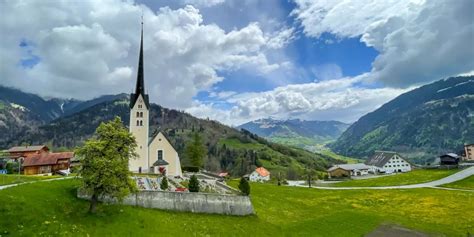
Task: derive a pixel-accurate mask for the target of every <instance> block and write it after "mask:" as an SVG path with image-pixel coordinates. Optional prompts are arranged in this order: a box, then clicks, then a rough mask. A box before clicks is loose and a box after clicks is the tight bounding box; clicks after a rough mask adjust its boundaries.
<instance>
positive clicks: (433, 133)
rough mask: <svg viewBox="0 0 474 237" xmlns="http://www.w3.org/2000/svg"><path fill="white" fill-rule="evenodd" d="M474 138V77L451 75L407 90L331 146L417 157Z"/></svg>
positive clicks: (452, 148) (426, 156)
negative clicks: (386, 151) (391, 152)
mask: <svg viewBox="0 0 474 237" xmlns="http://www.w3.org/2000/svg"><path fill="white" fill-rule="evenodd" d="M464 143H474V76H462V77H451V78H448V79H444V80H440V81H436V82H434V83H431V84H428V85H424V86H421V87H419V88H417V89H414V90H412V91H409V92H406V93H404V94H402V95H400V96H398V97H396V98H395V99H393V100H392V101H390V102H388V103H386V104H384V105H383V106H381V107H380V108H379V109H377V110H375V111H373V112H371V113H368V114H366V115H364V116H362V117H361V118H360V119H359V120H358V121H357V122H355V123H353V124H352V125H351V126H350V127H349V128H348V129H347V130H346V131H345V132H344V133H343V134H342V135H341V136H340V137H339V138H338V139H337V141H336V142H334V143H332V144H331V145H330V148H331V149H332V150H333V151H335V152H337V153H340V154H343V155H348V156H356V157H367V156H369V155H371V154H372V153H373V152H374V151H375V150H393V151H397V152H400V153H401V154H404V155H405V156H407V157H408V158H412V159H415V161H418V162H426V161H429V160H432V159H434V158H435V157H437V156H439V155H440V154H442V153H445V152H455V153H460V151H461V150H462V149H463V144H464Z"/></svg>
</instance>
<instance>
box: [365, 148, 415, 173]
mask: <svg viewBox="0 0 474 237" xmlns="http://www.w3.org/2000/svg"><path fill="white" fill-rule="evenodd" d="M365 164H366V165H368V166H370V167H371V168H370V171H371V172H373V173H376V172H378V173H387V174H390V173H401V172H408V171H411V170H412V167H411V164H410V163H409V162H408V161H406V160H405V158H403V157H402V156H400V155H399V154H398V153H396V152H391V151H375V153H374V155H373V156H372V157H370V159H368V160H367V161H366V162H365Z"/></svg>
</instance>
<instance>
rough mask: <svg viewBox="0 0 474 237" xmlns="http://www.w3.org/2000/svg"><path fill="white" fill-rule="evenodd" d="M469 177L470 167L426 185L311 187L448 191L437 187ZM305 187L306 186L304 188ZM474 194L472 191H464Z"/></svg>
mask: <svg viewBox="0 0 474 237" xmlns="http://www.w3.org/2000/svg"><path fill="white" fill-rule="evenodd" d="M471 175H474V167H470V168H467V169H464V170H461V171H459V172H457V173H454V174H452V175H450V176H447V177H444V178H442V179H439V180H435V181H431V182H428V183H421V184H410V185H400V186H383V187H317V186H316V187H312V188H317V189H334V190H350V189H411V188H440V189H448V190H452V189H450V188H441V187H437V186H441V185H443V184H449V183H453V182H456V181H459V180H461V179H465V178H467V177H469V176H471ZM304 187H306V186H304ZM456 190H458V189H456ZM465 191H471V192H474V190H465Z"/></svg>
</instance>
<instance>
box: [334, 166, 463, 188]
mask: <svg viewBox="0 0 474 237" xmlns="http://www.w3.org/2000/svg"><path fill="white" fill-rule="evenodd" d="M458 171H459V170H413V171H411V172H407V173H401V174H394V175H386V176H383V177H380V178H372V179H359V180H356V179H353V180H348V181H343V182H340V183H334V184H331V186H335V187H380V186H398V185H408V184H418V183H426V182H431V181H434V180H438V179H441V178H444V177H446V176H449V175H451V174H454V173H456V172H458Z"/></svg>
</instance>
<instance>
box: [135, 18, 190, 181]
mask: <svg viewBox="0 0 474 237" xmlns="http://www.w3.org/2000/svg"><path fill="white" fill-rule="evenodd" d="M129 127H130V132H131V133H132V134H133V136H135V139H136V141H137V145H138V147H137V153H138V159H132V160H130V161H129V164H128V167H129V170H130V171H132V172H137V173H143V172H145V173H158V172H163V171H164V170H165V171H166V174H167V175H170V176H182V171H181V164H180V159H179V156H178V153H177V152H176V150H175V149H174V148H173V146H172V145H171V143H170V142H169V140H168V139H167V138H166V137H165V135H164V134H163V133H161V132H157V133H155V134H154V135H153V137H152V138H150V137H149V135H150V132H149V129H150V103H149V100H148V95H147V94H145V81H144V75H143V23H142V32H141V41H140V56H139V62H138V72H137V84H136V88H135V93H132V94H131V95H130V125H129Z"/></svg>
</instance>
